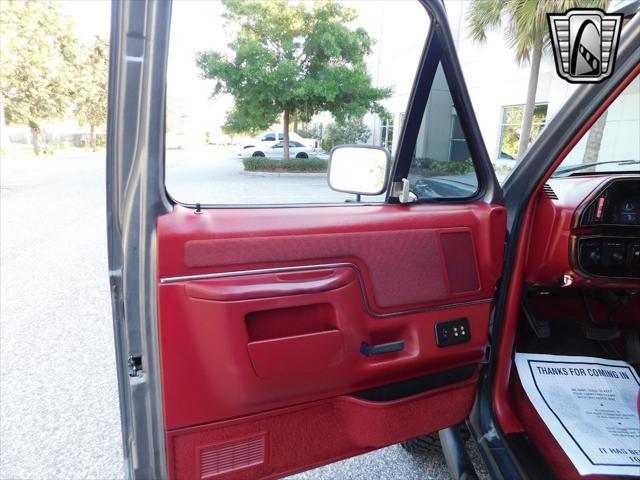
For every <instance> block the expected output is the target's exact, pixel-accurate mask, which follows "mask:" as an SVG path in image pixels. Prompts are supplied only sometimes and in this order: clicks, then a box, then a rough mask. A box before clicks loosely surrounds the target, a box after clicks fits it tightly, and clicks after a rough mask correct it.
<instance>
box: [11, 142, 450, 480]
mask: <svg viewBox="0 0 640 480" xmlns="http://www.w3.org/2000/svg"><path fill="white" fill-rule="evenodd" d="M213 157H216V155H213ZM218 158H220V159H226V160H223V163H224V162H226V163H227V164H228V168H229V170H228V172H229V173H228V174H227V176H226V178H225V176H224V174H223V173H221V171H220V170H219V171H218V172H217V173H216V174H215V175H214V174H213V173H211V172H210V171H208V167H206V165H205V166H201V167H199V168H196V167H194V166H193V165H191V166H190V162H192V163H196V165H197V162H198V161H200V160H199V159H198V158H194V159H193V160H190V161H187V160H184V161H183V166H186V168H183V169H182V170H181V173H180V176H179V177H176V178H177V180H175V181H176V182H177V183H176V184H175V187H174V188H175V191H177V192H182V193H183V194H184V195H193V198H195V199H196V201H197V198H199V197H200V195H201V194H204V193H206V192H208V191H210V190H209V189H210V188H225V186H228V185H236V186H235V187H234V188H237V189H240V188H241V185H242V183H243V182H237V181H238V178H237V177H238V176H240V175H241V174H240V172H239V171H238V167H237V165H238V160H237V159H235V158H231V157H228V156H227V157H225V155H224V154H222V153H221V154H220V155H219V156H218ZM234 162H235V163H234ZM176 164H179V163H176ZM234 169H235V170H234ZM104 170H105V169H104V154H103V153H102V154H100V153H98V154H81V155H76V156H73V155H64V156H59V157H58V156H53V157H50V156H47V157H42V158H40V159H38V160H21V161H12V160H11V159H3V160H2V161H0V191H1V192H2V197H1V200H0V220H1V226H0V331H1V333H2V334H1V335H0V385H1V388H0V445H1V448H0V478H2V479H8V480H9V479H11V480H14V479H65V480H66V479H74V478H78V479H120V478H122V477H123V468H122V451H121V434H120V418H119V409H118V394H117V383H116V374H115V358H114V346H113V329H112V325H111V306H110V299H109V282H108V270H107V248H106V220H105V217H106V215H105V176H104ZM205 175H210V176H213V177H215V179H214V180H213V181H211V182H209V183H207V182H203V176H205ZM207 178H209V177H207ZM243 178H244V177H243ZM252 178H254V177H252ZM255 178H260V177H255ZM283 178H284V177H283ZM317 178H318V177H308V180H305V179H304V177H298V179H297V180H296V179H294V178H292V177H290V178H285V179H284V180H282V181H273V179H272V178H269V179H267V180H264V179H263V180H259V181H257V182H256V184H255V185H256V187H248V188H249V190H247V192H246V194H247V195H249V194H252V195H253V194H255V191H254V190H253V188H260V189H261V190H260V192H261V194H265V193H266V194H267V195H271V196H272V197H273V198H279V197H278V195H281V192H279V191H280V189H281V188H283V187H282V183H281V182H285V181H286V183H288V184H290V185H293V186H294V187H295V188H299V187H300V185H299V184H298V183H296V182H306V183H304V187H300V188H301V190H304V189H305V188H307V187H308V186H309V185H315V184H316V182H318V180H317ZM322 180H323V179H322ZM323 181H324V180H323ZM234 182H237V183H234ZM272 182H273V183H272ZM317 185H318V189H320V185H321V184H319V183H318V184H317ZM309 188H311V187H309ZM198 189H200V190H198ZM269 189H271V191H270V190H269ZM269 192H270V193H269ZM235 193H237V192H234V195H235ZM309 447H310V448H313V446H312V445H310V446H309ZM294 478H299V479H329V478H331V479H359V478H367V479H369V478H376V479H398V478H403V479H412V478H416V479H417V478H420V479H423V478H448V474H447V472H446V469H445V468H444V461H443V459H442V457H441V455H435V456H431V457H414V456H411V455H409V454H407V453H405V452H404V451H403V450H402V449H401V448H400V447H398V446H393V447H389V448H386V449H382V450H379V451H376V452H373V453H369V454H366V455H362V456H359V457H356V458H353V459H349V460H345V461H343V462H339V463H337V464H334V465H330V466H326V467H323V468H320V469H316V470H312V471H309V472H305V473H303V474H299V475H297V476H295V477H294Z"/></svg>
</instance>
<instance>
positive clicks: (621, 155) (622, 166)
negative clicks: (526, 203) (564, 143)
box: [553, 77, 640, 177]
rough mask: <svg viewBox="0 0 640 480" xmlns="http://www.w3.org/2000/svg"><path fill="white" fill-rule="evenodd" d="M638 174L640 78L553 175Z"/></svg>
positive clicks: (639, 156)
mask: <svg viewBox="0 0 640 480" xmlns="http://www.w3.org/2000/svg"><path fill="white" fill-rule="evenodd" d="M638 171H640V78H638V77H637V78H636V79H635V80H634V81H633V82H631V83H630V84H629V86H628V87H627V88H626V89H625V90H624V91H623V92H622V94H620V96H619V97H618V98H617V99H616V100H615V101H614V102H613V103H612V104H611V106H610V107H609V108H608V109H607V110H605V112H604V113H603V114H602V115H601V116H600V118H599V119H598V120H597V121H596V122H595V123H594V124H593V125H592V126H591V128H590V129H589V131H588V132H587V133H586V134H585V135H584V136H583V137H582V139H580V141H579V142H578V143H577V144H576V146H575V147H574V148H573V150H571V152H569V155H567V158H565V159H564V161H563V162H562V163H561V164H560V166H559V167H558V168H557V169H556V171H555V172H554V174H553V176H554V177H559V176H568V175H592V174H598V173H608V172H614V173H615V172H638Z"/></svg>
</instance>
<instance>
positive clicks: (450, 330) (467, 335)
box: [436, 317, 471, 347]
mask: <svg viewBox="0 0 640 480" xmlns="http://www.w3.org/2000/svg"><path fill="white" fill-rule="evenodd" d="M469 340H471V328H470V327H469V319H468V318H464V317H463V318H456V319H454V320H447V321H445V322H438V323H436V344H437V345H438V346H439V347H448V346H450V345H457V344H458V343H465V342H468V341H469Z"/></svg>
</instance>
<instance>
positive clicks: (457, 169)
mask: <svg viewBox="0 0 640 480" xmlns="http://www.w3.org/2000/svg"><path fill="white" fill-rule="evenodd" d="M411 166H412V168H420V169H424V170H429V171H430V173H432V174H438V175H464V174H465V173H469V172H473V171H474V167H473V162H472V161H471V159H470V158H469V159H467V160H457V161H455V160H451V161H447V160H434V159H433V158H416V159H414V160H413V163H412V165H411Z"/></svg>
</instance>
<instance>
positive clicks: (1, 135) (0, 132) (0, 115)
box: [0, 93, 9, 155]
mask: <svg viewBox="0 0 640 480" xmlns="http://www.w3.org/2000/svg"><path fill="white" fill-rule="evenodd" d="M8 148H9V132H8V131H7V125H6V118H5V115H4V96H3V95H2V94H1V93H0V151H2V155H6V154H7V153H8V152H7V149H8Z"/></svg>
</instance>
